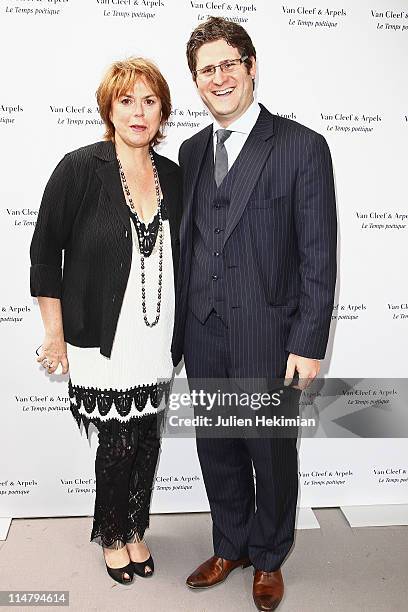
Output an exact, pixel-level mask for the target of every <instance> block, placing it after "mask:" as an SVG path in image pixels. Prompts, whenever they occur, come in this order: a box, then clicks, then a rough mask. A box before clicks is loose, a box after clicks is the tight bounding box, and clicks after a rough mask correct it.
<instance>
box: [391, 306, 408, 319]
mask: <svg viewBox="0 0 408 612" xmlns="http://www.w3.org/2000/svg"><path fill="white" fill-rule="evenodd" d="M387 311H388V313H389V314H390V315H391V318H392V319H393V320H394V321H402V320H405V321H407V320H408V303H407V302H402V303H400V304H396V303H394V304H390V303H389V302H388V304H387Z"/></svg>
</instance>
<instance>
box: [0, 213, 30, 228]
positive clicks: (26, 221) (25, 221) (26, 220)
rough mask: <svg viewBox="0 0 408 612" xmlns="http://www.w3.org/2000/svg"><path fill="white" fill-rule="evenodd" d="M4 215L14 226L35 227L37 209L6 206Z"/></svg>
mask: <svg viewBox="0 0 408 612" xmlns="http://www.w3.org/2000/svg"><path fill="white" fill-rule="evenodd" d="M5 213H6V215H7V216H8V217H9V218H10V220H11V222H12V224H13V225H14V226H16V227H31V228H33V227H35V224H36V221H37V215H38V210H37V209H35V208H6V209H5Z"/></svg>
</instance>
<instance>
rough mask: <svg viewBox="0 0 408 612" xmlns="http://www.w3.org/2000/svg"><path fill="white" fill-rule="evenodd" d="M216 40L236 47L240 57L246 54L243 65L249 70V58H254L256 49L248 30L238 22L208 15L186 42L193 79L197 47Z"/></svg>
mask: <svg viewBox="0 0 408 612" xmlns="http://www.w3.org/2000/svg"><path fill="white" fill-rule="evenodd" d="M216 40H225V42H226V43H228V44H229V45H231V46H232V47H235V48H236V49H238V51H239V54H240V56H241V57H242V56H243V55H247V56H248V59H247V60H245V65H246V67H247V70H248V72H249V69H250V68H251V65H252V60H251V58H252V57H254V58H255V59H256V51H255V47H254V45H253V44H252V40H251V37H250V36H249V34H248V32H247V31H246V30H245V29H244V28H243V27H242V26H240V25H239V24H238V23H235V22H233V21H230V20H229V19H224V18H223V17H210V18H209V19H208V20H207V21H205V22H204V23H200V24H199V25H198V26H197V27H196V29H195V30H194V31H193V32H192V33H191V36H190V38H189V41H188V43H187V51H186V54H187V62H188V67H189V68H190V71H191V74H192V75H193V79H194V80H195V78H196V75H195V70H196V68H197V51H198V49H199V48H200V47H202V45H205V44H206V43H209V42H214V41H216Z"/></svg>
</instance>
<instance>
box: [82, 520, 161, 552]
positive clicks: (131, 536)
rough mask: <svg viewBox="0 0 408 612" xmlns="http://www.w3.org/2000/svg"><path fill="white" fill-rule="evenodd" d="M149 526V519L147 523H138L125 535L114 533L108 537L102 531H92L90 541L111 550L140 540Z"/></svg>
mask: <svg viewBox="0 0 408 612" xmlns="http://www.w3.org/2000/svg"><path fill="white" fill-rule="evenodd" d="M149 526H150V521H149V520H148V521H147V523H143V524H142V523H140V524H139V525H138V526H137V528H135V529H134V531H133V532H131V533H127V534H126V535H122V534H121V535H119V534H118V535H116V536H111V537H110V538H108V537H107V536H106V534H104V533H102V531H93V532H92V533H91V539H90V541H91V542H94V543H95V544H99V546H103V548H110V549H111V550H118V549H119V548H123V547H124V546H126V544H134V543H135V542H142V541H143V537H144V534H145V532H146V529H148V528H149Z"/></svg>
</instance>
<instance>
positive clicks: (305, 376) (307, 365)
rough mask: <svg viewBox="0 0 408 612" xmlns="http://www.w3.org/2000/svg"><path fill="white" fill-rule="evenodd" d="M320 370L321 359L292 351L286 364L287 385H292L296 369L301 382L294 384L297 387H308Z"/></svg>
mask: <svg viewBox="0 0 408 612" xmlns="http://www.w3.org/2000/svg"><path fill="white" fill-rule="evenodd" d="M319 370H320V361H319V360H318V359H309V358H308V357H301V356H300V355H294V354H293V353H290V355H289V357H288V361H287V364H286V374H285V385H290V383H291V382H292V380H293V377H294V375H295V371H297V373H298V374H299V383H298V384H297V385H293V386H294V388H295V389H301V390H302V391H303V389H306V388H307V387H308V386H309V385H310V384H311V383H312V381H313V379H314V378H316V376H317V375H318V373H319Z"/></svg>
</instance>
